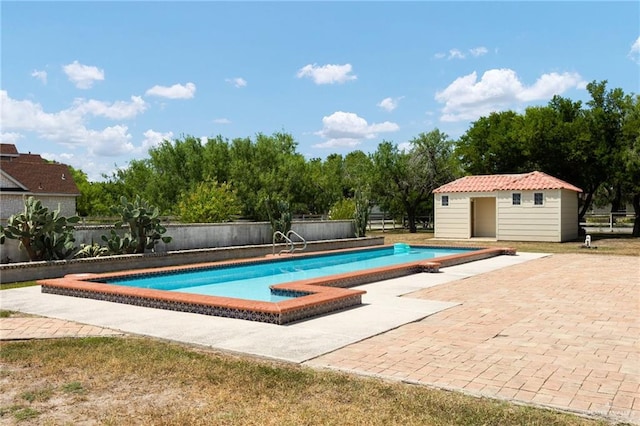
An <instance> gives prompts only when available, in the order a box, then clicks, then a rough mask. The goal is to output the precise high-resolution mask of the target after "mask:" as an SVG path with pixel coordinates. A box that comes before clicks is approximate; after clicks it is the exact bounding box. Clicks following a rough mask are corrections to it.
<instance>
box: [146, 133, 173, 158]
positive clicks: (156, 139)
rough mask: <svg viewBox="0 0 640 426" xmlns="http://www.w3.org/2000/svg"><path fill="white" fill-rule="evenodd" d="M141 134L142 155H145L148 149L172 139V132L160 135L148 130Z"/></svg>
mask: <svg viewBox="0 0 640 426" xmlns="http://www.w3.org/2000/svg"><path fill="white" fill-rule="evenodd" d="M143 134H144V140H143V141H142V146H141V147H140V151H141V152H143V153H147V151H149V149H151V148H154V147H156V146H158V145H160V144H161V143H162V142H164V141H165V140H167V141H170V140H172V139H173V132H166V133H162V132H156V131H155V130H151V129H149V130H147V131H146V132H144V133H143Z"/></svg>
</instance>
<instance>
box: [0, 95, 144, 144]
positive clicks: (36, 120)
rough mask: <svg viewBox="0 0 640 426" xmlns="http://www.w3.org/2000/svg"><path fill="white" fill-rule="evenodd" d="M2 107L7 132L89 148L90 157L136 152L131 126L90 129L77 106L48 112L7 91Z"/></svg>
mask: <svg viewBox="0 0 640 426" xmlns="http://www.w3.org/2000/svg"><path fill="white" fill-rule="evenodd" d="M0 106H1V108H0V120H1V121H2V125H3V129H5V130H13V131H17V132H34V133H36V134H37V135H38V136H39V137H41V138H43V139H48V140H50V141H53V142H57V143H60V144H62V145H65V146H69V147H83V148H86V150H87V152H88V153H89V155H101V156H118V155H122V154H126V153H130V152H133V150H134V147H133V145H132V144H131V142H130V140H131V135H130V134H129V133H128V128H127V126H122V125H117V126H111V127H106V128H104V129H98V130H96V129H89V128H87V127H86V125H85V123H84V116H83V114H84V113H83V112H82V111H80V110H79V109H77V108H76V107H72V108H70V109H65V110H62V111H59V112H55V113H48V112H45V111H44V110H43V109H42V106H41V105H40V104H38V103H34V102H31V101H29V100H22V101H21V100H15V99H12V98H10V97H9V95H8V93H7V91H6V90H0Z"/></svg>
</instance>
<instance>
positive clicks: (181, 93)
mask: <svg viewBox="0 0 640 426" xmlns="http://www.w3.org/2000/svg"><path fill="white" fill-rule="evenodd" d="M195 93H196V85H195V84H193V83H187V84H185V85H184V86H183V85H182V84H174V85H173V86H170V87H167V86H158V85H156V86H153V87H152V88H151V89H149V90H147V91H146V93H145V95H147V96H159V97H161V98H169V99H191V98H193V96H194V95H195Z"/></svg>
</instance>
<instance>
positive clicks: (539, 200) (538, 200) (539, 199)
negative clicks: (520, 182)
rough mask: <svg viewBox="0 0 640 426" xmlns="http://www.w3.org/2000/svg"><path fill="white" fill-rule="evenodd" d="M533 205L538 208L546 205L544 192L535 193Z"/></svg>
mask: <svg viewBox="0 0 640 426" xmlns="http://www.w3.org/2000/svg"><path fill="white" fill-rule="evenodd" d="M533 204H534V205H536V206H541V205H543V204H544V194H543V193H542V192H535V193H534V194H533Z"/></svg>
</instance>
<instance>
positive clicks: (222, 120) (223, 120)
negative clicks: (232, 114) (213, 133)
mask: <svg viewBox="0 0 640 426" xmlns="http://www.w3.org/2000/svg"><path fill="white" fill-rule="evenodd" d="M213 122H214V123H216V124H231V120H229V119H228V118H216V119H214V120H213Z"/></svg>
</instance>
